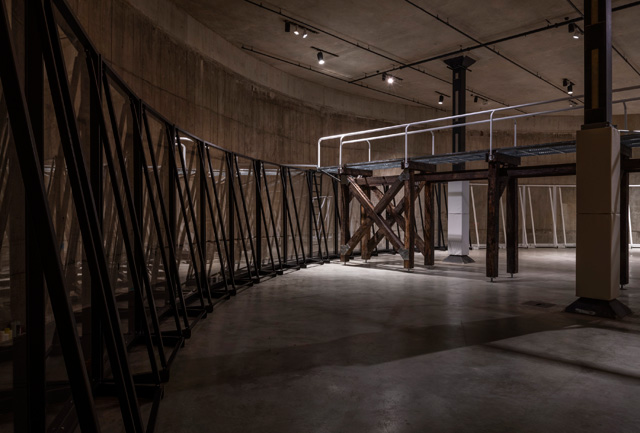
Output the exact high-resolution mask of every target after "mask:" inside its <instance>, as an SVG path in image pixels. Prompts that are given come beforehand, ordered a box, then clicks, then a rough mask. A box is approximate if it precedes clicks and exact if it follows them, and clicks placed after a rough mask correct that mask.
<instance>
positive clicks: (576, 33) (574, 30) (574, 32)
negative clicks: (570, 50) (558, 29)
mask: <svg viewBox="0 0 640 433" xmlns="http://www.w3.org/2000/svg"><path fill="white" fill-rule="evenodd" d="M569 34H571V37H572V38H573V39H580V36H582V29H581V28H580V27H578V25H577V24H574V23H571V24H569Z"/></svg>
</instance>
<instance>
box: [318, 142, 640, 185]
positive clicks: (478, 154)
mask: <svg viewBox="0 0 640 433" xmlns="http://www.w3.org/2000/svg"><path fill="white" fill-rule="evenodd" d="M620 143H621V144H622V146H624V147H625V148H627V149H632V148H634V147H639V146H640V133H628V134H623V135H622V136H621V137H620ZM575 151H576V142H575V140H571V141H558V142H554V143H544V144H534V145H530V146H518V147H505V148H499V149H494V154H495V155H505V156H507V157H512V158H526V157H529V156H544V155H559V154H568V153H575ZM487 154H488V150H486V149H485V150H474V151H470V152H460V153H446V154H441V155H429V156H419V157H413V158H410V159H409V161H410V162H413V163H418V164H421V165H423V164H428V165H431V166H433V171H436V168H437V166H438V165H440V164H460V163H465V162H476V161H486V159H487ZM403 163H404V158H395V159H386V160H378V161H366V162H356V163H351V164H345V165H344V166H343V169H351V170H387V169H393V168H399V169H402V168H404V167H403ZM320 171H323V172H325V173H329V174H334V175H336V174H340V167H338V166H329V167H321V168H320Z"/></svg>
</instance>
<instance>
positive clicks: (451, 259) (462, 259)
mask: <svg viewBox="0 0 640 433" xmlns="http://www.w3.org/2000/svg"><path fill="white" fill-rule="evenodd" d="M443 262H447V263H458V264H461V265H466V264H468V263H475V262H476V261H475V260H473V259H472V258H471V257H469V256H465V255H461V256H458V255H454V254H451V255H449V256H447V258H445V259H444V260H443Z"/></svg>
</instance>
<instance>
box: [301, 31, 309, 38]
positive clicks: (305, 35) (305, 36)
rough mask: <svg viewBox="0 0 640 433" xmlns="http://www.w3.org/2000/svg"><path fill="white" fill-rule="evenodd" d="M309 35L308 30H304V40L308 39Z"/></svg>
mask: <svg viewBox="0 0 640 433" xmlns="http://www.w3.org/2000/svg"><path fill="white" fill-rule="evenodd" d="M307 36H309V34H308V33H307V29H304V33H302V38H303V39H306V38H307Z"/></svg>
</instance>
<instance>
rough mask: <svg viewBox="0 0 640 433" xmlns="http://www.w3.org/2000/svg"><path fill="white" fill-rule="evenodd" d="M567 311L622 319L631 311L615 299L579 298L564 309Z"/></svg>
mask: <svg viewBox="0 0 640 433" xmlns="http://www.w3.org/2000/svg"><path fill="white" fill-rule="evenodd" d="M564 311H566V312H567V313H575V314H584V315H586V316H595V317H604V318H607V319H622V318H623V317H625V316H628V315H629V314H632V313H633V312H632V311H631V309H630V308H629V307H627V306H626V305H625V304H623V303H622V302H620V301H618V300H617V299H612V300H610V301H605V300H603V299H592V298H579V299H577V300H576V301H574V302H573V304H571V305H569V306H568V307H567V308H565V309H564Z"/></svg>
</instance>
